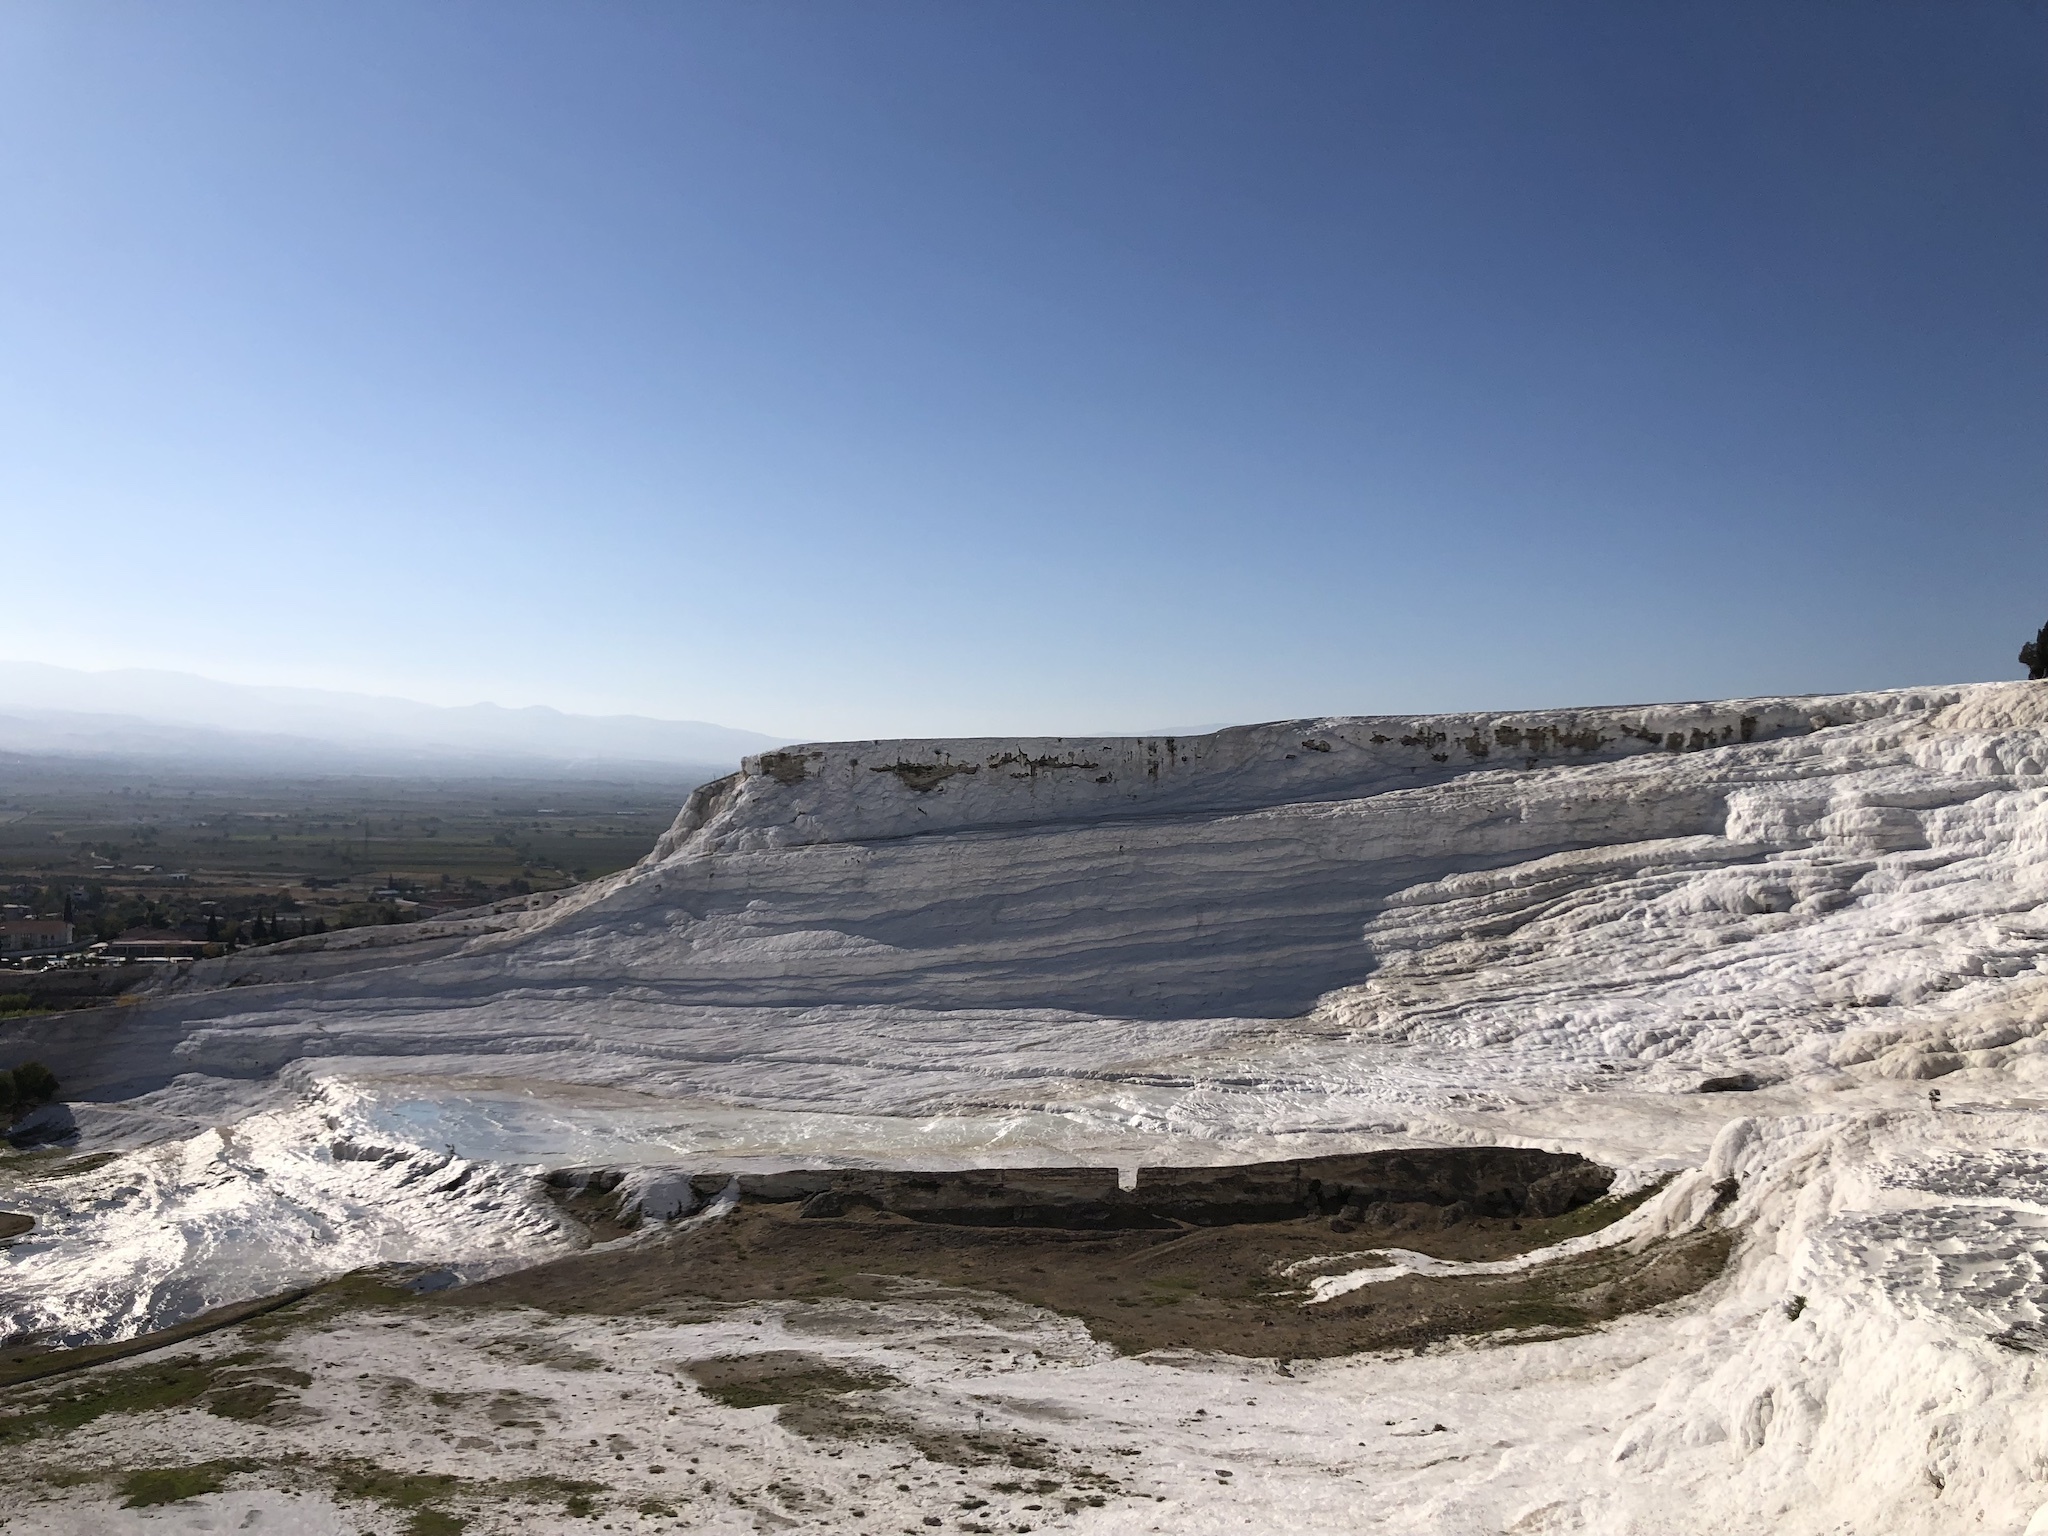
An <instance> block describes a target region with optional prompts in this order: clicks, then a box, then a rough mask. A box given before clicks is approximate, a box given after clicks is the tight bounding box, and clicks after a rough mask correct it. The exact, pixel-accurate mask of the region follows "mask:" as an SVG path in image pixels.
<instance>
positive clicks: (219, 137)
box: [0, 0, 2048, 737]
mask: <svg viewBox="0 0 2048 1536" xmlns="http://www.w3.org/2000/svg"><path fill="white" fill-rule="evenodd" d="M2044 423H2048V10H2044V9H2043V8H2042V7H2041V6H2038V5H2034V6H2027V5H2020V4H2009V3H2003V0H1984V3H1977V4H1940V5H1936V4H1911V5H1907V4H1890V5H1888V4H1879V3H1873V4H1846V3H1844V4H1808V3H1797V0H1794V3H1784V0H1778V3H1771V4H1756V5H1743V4H1733V3H1729V4H1715V5H1711V6H1708V5H1699V6H1666V5H1645V4H1641V3H1637V0H1628V3H1614V4H1601V3H1556V4H1541V3H1531V0H1513V3H1498V4H1489V3H1460V0H1417V3H1412V4H1385V5H1372V4H1365V3H1351V0H1347V3H1341V4H1337V3H1332V4H1315V5H1292V4H1286V3H1273V0H1261V3H1258V4H1252V3H1249V0H1245V3H1236V4H1208V3H1202V0H1160V3H1114V0H1112V3H1088V4H1081V3H1060V0H1032V3H1028V4H1011V3H1002V0H994V3H990V0H979V3H974V4H960V3H943V4H942V3H927V0H917V3H898V0H861V3H842V4H829V3H824V0H813V3H805V4H793V3H782V0H751V3H745V4H739V3H724V0H706V3H698V4H675V3H661V4H656V3H622V0H612V3H601V0H584V3H570V0H559V3H553V4H532V3H520V0H487V3H485V0H477V3H461V0H439V3H434V4H419V3H417V0H407V3H403V4H386V3H377V0H351V3H348V4H340V3H327V4H320V3H303V4H292V5H275V4H269V3H249V4H217V3H205V0H187V3H181V4H178V5H158V4H150V3H142V0H136V3H128V4H114V3H100V0H53V3H35V0H11V3H9V4H8V5H6V6H5V7H4V8H0V529H4V534H0V563H4V564H5V566H6V567H7V568H8V574H7V579H6V582H5V587H4V590H5V593H6V597H5V603H4V613H5V620H4V622H5V628H4V630H0V654H11V655H14V656H18V657H23V658H28V659H34V660H41V661H47V662H57V663H64V664H70V665H77V666H87V667H110V666H132V665H153V666H164V667H173V668H181V669H186V670H191V671H197V672H202V673H206V674H208V675H211V676H215V677H221V678H226V679H229V680H235V681H249V682H273V683H304V684H313V685H324V686H337V687H348V688H366V689H371V690H376V691H385V692H392V693H399V694H404V695H407V696H410V697H415V698H424V699H429V700H433V701H437V702H445V703H460V702H470V701H473V700H477V699H491V700H494V701H496V702H500V703H505V704H526V703H550V704H555V705H558V706H561V707H564V708H569V709H581V710H599V711H604V710H631V711H638V712H643V713H650V714H660V715H671V716H684V717H693V718H701V719H713V720H719V721H723V722H725V723H728V724H732V725H739V726H748V727H754V728H758V729H762V730H768V731H774V732H783V733H790V734H796V735H805V736H813V737H827V736H866V735H875V734H940V733H963V732H975V733H993V732H1004V731H1028V732H1058V731H1075V732H1081V731H1094V730H1116V729H1143V728H1148V727H1155V726H1171V725H1183V726H1184V725H1191V724H1198V723H1209V722H1222V721H1239V720H1253V719H1266V718H1277V717H1285V716H1291V715H1297V714H1316V713H1325V712H1344V713H1353V712H1381V711H1395V712H1399V711H1410V710H1421V709H1451V708H1466V707H1489V706H1521V705H1543V704H1563V703H1590V702H1621V701H1636V700H1649V699H1662V698H1684V697H1702V696H1716V695H1726V694H1734V693H1755V692H1783V691H1807V690H1827V689H1838V688H1851V687H1877V686H1889V685H1895V684H1907V683H1921V682H1943V681H1956V680H1964V679H1974V678H1985V677H2004V676H2013V675H2017V669H2016V668H2015V667H2014V666H2013V664H2012V662H2011V660H2010V658H2011V656H2012V655H2013V653H2014V652H2015V651H2016V650H2017V648H2018V646H2019V643H2020V641H2021V640H2022V639H2024V638H2026V637H2028V636H2029V635H2030V634H2031V633H2032V630H2033V629H2034V627H2035V626H2036V625H2038V624H2040V623H2041V622H2042V621H2043V620H2044V619H2048V559H2044V556H2048V428H2044Z"/></svg>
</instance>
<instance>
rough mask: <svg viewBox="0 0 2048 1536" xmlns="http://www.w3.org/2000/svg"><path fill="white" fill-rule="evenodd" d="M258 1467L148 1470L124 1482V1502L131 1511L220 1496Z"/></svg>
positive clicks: (236, 1464) (211, 1464)
mask: <svg viewBox="0 0 2048 1536" xmlns="http://www.w3.org/2000/svg"><path fill="white" fill-rule="evenodd" d="M255 1465H256V1464H255V1463H254V1462H251V1461H201V1462H195V1463H194V1464H193V1465H191V1466H189V1467H145V1468H143V1469H142V1470H141V1471H139V1472H130V1473H129V1474H128V1475H127V1476H126V1477H124V1478H122V1479H121V1492H122V1494H123V1498H122V1500H121V1502H122V1503H123V1504H125V1505H126V1506H127V1507H128V1508H130V1509H143V1508H147V1507H148V1506H149V1505H152V1504H175V1503H177V1502H178V1501H179V1500H180V1499H196V1498H198V1497H199V1495H201V1494H202V1493H218V1492H220V1490H221V1487H222V1486H223V1485H224V1484H225V1483H226V1482H227V1480H228V1479H229V1478H230V1477H232V1476H234V1474H235V1473H237V1472H247V1471H250V1470H251V1469H252V1468H254V1466H255Z"/></svg>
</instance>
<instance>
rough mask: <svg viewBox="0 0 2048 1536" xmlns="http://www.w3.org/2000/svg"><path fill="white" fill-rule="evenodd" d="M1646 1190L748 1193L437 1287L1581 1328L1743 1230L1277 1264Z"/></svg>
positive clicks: (1684, 1275)
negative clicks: (962, 1301)
mask: <svg viewBox="0 0 2048 1536" xmlns="http://www.w3.org/2000/svg"><path fill="white" fill-rule="evenodd" d="M1635 1203H1636V1202H1634V1201H1626V1200H1602V1201H1599V1202H1596V1203H1595V1204H1593V1205H1589V1206H1584V1207H1581V1208H1580V1209H1578V1210H1574V1211H1570V1212H1567V1213H1566V1214H1564V1215H1562V1216H1558V1217H1552V1218H1548V1219H1537V1218H1533V1217H1523V1218H1520V1219H1509V1218H1495V1217H1472V1216H1467V1217H1464V1218H1462V1219H1456V1220H1451V1219H1448V1218H1446V1216H1445V1214H1444V1212H1443V1211H1442V1210H1441V1209H1439V1208H1436V1207H1432V1206H1427V1205H1420V1204H1417V1205H1412V1206H1398V1207H1392V1208H1389V1209H1388V1210H1387V1211H1386V1212H1385V1219H1383V1220H1382V1221H1381V1222H1379V1223H1374V1224H1367V1225H1361V1226H1358V1227H1356V1228H1355V1229H1353V1230H1348V1231H1336V1232H1333V1231H1332V1230H1331V1223H1330V1222H1329V1221H1327V1220H1325V1219H1322V1218H1316V1217H1304V1218H1301V1219H1297V1220H1292V1221H1276V1222H1262V1223H1245V1224H1242V1225H1231V1226H1203V1227H1196V1226H1181V1227H1176V1228H1171V1229H1167V1230H1123V1231H1107V1232H1105V1231H1074V1230H1068V1229H1061V1228H1047V1227H991V1226H951V1225H942V1224H939V1223H936V1222H926V1221H916V1220H911V1219H908V1218H905V1217H903V1216H900V1215H894V1214H890V1213H885V1212H877V1211H855V1212H853V1213H850V1214H848V1215H846V1216H843V1217H837V1218H828V1219H815V1218H813V1219H805V1218H803V1217H802V1216H800V1215H799V1214H798V1209H797V1207H796V1206H795V1205H794V1204H793V1203H778V1204H769V1203H763V1204H748V1205H742V1206H741V1207H740V1208H739V1209H737V1210H735V1211H733V1212H732V1213H731V1214H730V1215H729V1216H727V1217H725V1218H723V1219H722V1220H719V1221H716V1222H712V1223H710V1224H707V1225H705V1226H702V1227H697V1228H694V1229H691V1230H688V1231H684V1232H680V1233H677V1234H675V1235H674V1236H671V1237H668V1238H663V1239H658V1240H656V1241H653V1242H650V1243H647V1244H644V1245H637V1246H634V1247H629V1248H620V1249H614V1250H610V1251H602V1252H588V1253H581V1254H575V1255H571V1256H569V1257H567V1258H563V1259H559V1260H556V1261H554V1262H552V1263H549V1264H544V1265H541V1266H539V1267H537V1268H533V1269H528V1270H523V1271H520V1272H519V1273H517V1274H512V1275H506V1276H503V1277H501V1278H499V1279H496V1280H490V1281H485V1282H483V1283H481V1284H478V1285H473V1286H467V1287H464V1288H462V1289H460V1290H456V1291H450V1292H446V1293H443V1294H442V1295H441V1296H438V1297H436V1298H434V1300H435V1301H436V1302H437V1303H438V1304H441V1305H447V1306H506V1305H529V1306H537V1307H541V1308H544V1309H547V1310H551V1311H559V1312H584V1313H591V1312H595V1313H612V1314H625V1313H633V1312H640V1311H651V1310H656V1309H660V1308H664V1307H669V1306H672V1305H673V1304H675V1303H677V1302H679V1301H693V1300H694V1301H704V1302H709V1303H714V1304H715V1303H741V1302H750V1301H763V1300H808V1299H818V1298H827V1297H856V1298H862V1299H871V1300H874V1299H883V1298H886V1297H889V1296H891V1295H895V1294H898V1293H899V1292H900V1291H901V1289H902V1287H901V1282H902V1281H905V1280H914V1281H923V1282H936V1283H939V1284H943V1285H948V1286H960V1287H966V1288H971V1289H976V1290H982V1291H993V1292H997V1293H999V1294H1001V1295H1005V1296H1009V1297H1013V1298H1015V1299H1017V1300H1019V1301H1023V1302H1028V1303H1031V1304H1033V1305H1036V1306H1042V1307H1047V1308H1050V1309H1052V1310H1054V1311H1057V1312H1062V1313H1065V1314H1068V1315H1070V1316H1073V1317H1077V1318H1079V1319H1081V1320H1082V1321H1083V1322H1084V1323H1086V1325H1087V1326H1088V1328H1089V1329H1090V1331H1091V1332H1093V1333H1094V1334H1095V1335H1096V1336H1097V1337H1098V1338H1101V1339H1103V1340H1105V1341H1107V1342H1109V1343H1111V1344H1114V1345H1115V1346H1117V1347H1118V1348H1120V1349H1123V1350H1126V1351H1131V1352H1137V1351H1143V1350H1151V1349H1201V1350H1216V1351H1221V1352H1224V1353H1229V1354H1236V1355H1245V1356H1257V1357H1268V1358H1273V1357H1278V1358H1309V1357H1320V1356H1329V1355H1341V1354H1349V1353H1353V1352H1355V1351H1360V1350H1375V1349H1389V1348H1408V1347H1415V1346H1419V1345H1423V1344H1427V1343H1430V1342H1433V1341H1436V1340H1441V1339H1445V1338H1450V1337H1454V1336H1459V1335H1469V1334H1483V1333H1494V1332H1497V1331H1501V1330H1518V1331H1526V1330H1542V1331H1546V1332H1553V1333H1554V1332H1558V1331H1576V1330H1580V1329H1584V1328H1588V1327H1591V1326H1593V1325H1594V1324H1596V1323H1599V1322H1601V1321H1604V1320H1606V1319H1609V1318H1612V1317H1616V1316H1619V1315H1621V1314H1623V1313H1625V1312H1631V1311H1637V1310H1640V1309H1642V1308H1645V1307H1649V1306H1655V1305H1657V1304H1659V1303H1662V1302H1666V1301H1671V1300H1675V1299H1677V1298H1678V1297H1681V1296H1684V1295H1687V1294H1689V1293H1690V1292H1692V1291H1695V1290H1697V1289H1699V1288H1700V1287H1701V1286H1702V1285H1704V1284H1705V1283H1706V1282H1707V1281H1709V1280H1711V1279H1712V1278H1713V1277H1714V1276H1715V1275H1716V1274H1718V1273H1719V1272H1720V1270H1721V1268H1722V1265H1723V1264H1724V1262H1725V1261H1726V1258H1727V1253H1728V1248H1729V1244H1730V1241H1731V1234H1729V1233H1728V1232H1725V1231H1722V1230H1718V1229H1716V1230H1710V1231H1705V1232H1700V1233H1696V1234H1693V1235H1690V1236H1688V1237H1685V1238H1681V1239H1677V1240H1672V1241H1669V1242H1665V1243H1662V1244H1657V1245H1652V1246H1648V1247H1640V1246H1637V1247H1630V1246H1622V1247H1616V1248H1612V1249H1608V1250H1603V1251H1601V1252H1599V1253H1596V1254H1592V1255H1587V1256H1583V1257H1580V1258H1575V1259H1570V1260H1563V1261H1554V1262H1551V1263H1548V1264H1543V1265H1537V1266H1533V1267H1531V1268H1529V1269H1527V1270H1524V1271H1520V1272H1517V1273H1515V1274H1512V1275H1504V1276H1476V1277H1448V1278H1447V1277H1420V1276H1409V1277H1404V1278H1402V1279H1398V1280H1392V1281H1385V1282H1381V1283H1377V1284H1373V1285H1368V1286H1365V1287H1363V1288H1361V1289H1360V1290H1357V1291H1353V1292H1351V1293H1350V1294H1348V1295H1345V1296H1343V1297H1340V1298H1337V1299H1336V1300H1333V1301H1330V1302H1325V1303H1321V1304H1318V1305H1315V1306H1304V1305H1303V1304H1302V1303H1303V1301H1304V1300H1305V1295H1304V1289H1305V1285H1306V1277H1305V1276H1296V1277H1293V1278H1289V1277H1284V1276H1282V1275H1281V1274H1280V1273H1279V1271H1280V1270H1281V1269H1282V1268H1283V1267H1284V1266H1286V1265H1288V1264H1290V1263H1294V1262H1296V1261H1300V1260H1305V1259H1312V1258H1316V1257H1319V1256H1323V1255H1341V1254H1346V1253H1360V1252H1362V1251H1363V1250H1367V1249H1371V1248H1377V1247H1401V1248H1408V1249H1413V1250H1415V1251H1418V1252H1422V1253H1427V1254H1429V1255H1431V1256H1433V1257H1437V1258H1444V1259H1459V1260H1484V1259H1500V1258H1506V1257H1509V1256H1511V1255H1514V1254H1518V1253H1523V1252H1527V1251H1529V1250H1530V1249H1533V1248H1538V1247H1544V1246H1547V1245H1549V1244H1551V1243H1554V1242H1558V1241H1560V1240H1562V1239H1564V1238H1566V1237H1570V1236H1574V1235H1577V1234H1579V1233H1582V1232H1586V1231H1590V1230H1594V1229H1596V1228H1597V1227H1599V1226H1601V1225H1604V1224H1605V1223H1607V1222H1609V1221H1612V1220H1614V1219H1616V1218H1617V1217H1619V1216H1620V1215H1622V1214H1624V1213H1625V1212H1626V1211H1627V1210H1628V1209H1630V1208H1631V1207H1632V1206H1633V1204H1635ZM1368 1262H1370V1261H1369V1260H1367V1259H1364V1258H1360V1259H1358V1260H1356V1261H1353V1262H1351V1263H1342V1264H1333V1265H1329V1266H1326V1267H1325V1268H1326V1270H1330V1271H1333V1270H1336V1269H1348V1268H1356V1267H1359V1266H1360V1265H1363V1264H1365V1263H1368Z"/></svg>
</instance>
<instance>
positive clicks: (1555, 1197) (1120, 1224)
mask: <svg viewBox="0 0 2048 1536" xmlns="http://www.w3.org/2000/svg"><path fill="white" fill-rule="evenodd" d="M644 1181H645V1175H644V1173H642V1172H640V1171H638V1170H635V1171H633V1172H628V1171H626V1170H621V1169H616V1168H595V1169H556V1170H554V1171H552V1172H550V1173H549V1174H548V1175H547V1177H546V1179H545V1184H546V1186H547V1187H548V1189H549V1190H550V1192H551V1193H555V1194H556V1195H557V1196H558V1198H562V1199H564V1200H565V1201H566V1202H569V1203H572V1204H573V1202H575V1201H577V1200H579V1199H585V1198H586V1197H587V1196H589V1195H592V1194H597V1195H606V1194H611V1193H613V1192H615V1191H618V1190H621V1189H622V1188H627V1187H631V1186H635V1185H636V1184H637V1183H642V1182H644ZM1613 1181H1614V1174H1613V1171H1612V1170H1611V1169H1607V1168H1603V1167H1601V1166H1600V1165H1599V1164H1597V1163H1594V1162H1591V1161H1589V1160H1588V1159H1586V1158H1583V1157H1580V1156H1578V1155H1577V1154H1576V1153H1565V1152H1544V1151H1539V1150H1536V1149H1534V1148H1528V1147H1414V1148H1403V1149H1400V1150H1397V1151H1386V1152H1361V1153H1349V1154H1344V1155H1339V1156H1334V1157H1315V1158H1291V1159H1287V1160H1285V1161H1278V1162H1263V1163H1241V1164H1225V1165H1222V1166H1216V1167H1204V1168H1140V1169H1138V1170H1137V1173H1136V1177H1135V1179H1134V1180H1133V1181H1132V1183H1131V1184H1130V1186H1129V1187H1128V1188H1126V1187H1123V1185H1122V1183H1121V1176H1120V1174H1119V1173H1118V1170H1116V1169H1114V1168H1099V1167H1097V1168H1087V1167H1082V1168H956V1169H945V1170H934V1171H924V1170H895V1169H878V1168H821V1169H802V1170H796V1171H791V1172H786V1173H700V1174H696V1175H694V1176H693V1177H691V1178H690V1179H689V1185H690V1188H691V1192H692V1193H693V1194H694V1195H695V1197H696V1199H697V1201H699V1202H708V1201H710V1200H713V1199H715V1198H716V1197H717V1196H718V1195H719V1194H720V1193H721V1192H723V1191H725V1190H726V1189H727V1188H728V1187H729V1186H730V1187H731V1188H732V1189H733V1190H734V1191H735V1192H736V1193H737V1195H738V1198H739V1200H740V1201H741V1202H742V1203H746V1204H770V1205H775V1204H792V1203H794V1204H797V1205H798V1206H799V1209H800V1213H801V1215H803V1216H804V1217H806V1218H809V1219H824V1218H832V1217H839V1216H845V1215H847V1214H849V1213H851V1212H854V1211H860V1210H869V1211H884V1212H888V1213H890V1214H892V1215H897V1216H906V1217H909V1218H910V1219H911V1220H913V1221H927V1222H933V1223H936V1224H939V1225H950V1226H1019V1227H1067V1228H1076V1229H1083V1230H1085V1229H1091V1228H1126V1227H1150V1228H1166V1227H1173V1226H1177V1225H1181V1224H1188V1225H1194V1226H1230V1225H1236V1224H1242V1223H1250V1222H1271V1221H1290V1220H1294V1219H1297V1218H1300V1217H1304V1216H1327V1215H1338V1214H1341V1213H1344V1212H1358V1211H1360V1210H1363V1209H1365V1208H1367V1207H1373V1206H1391V1205H1401V1206H1424V1207H1429V1208H1431V1209H1433V1210H1441V1211H1448V1212H1451V1213H1453V1219H1454V1220H1455V1219H1461V1218H1462V1217H1469V1216H1478V1215H1484V1216H1494V1217H1514V1216H1520V1215H1523V1214H1525V1213H1526V1214H1531V1215H1536V1216H1561V1215H1563V1214H1564V1213H1565V1212H1567V1211H1569V1210H1573V1209H1575V1208H1576V1207H1578V1206H1581V1205H1586V1204H1590V1203H1591V1202H1592V1201H1595V1200H1597V1199H1599V1198H1600V1197H1601V1196H1602V1195H1604V1194H1606V1193H1607V1191H1608V1188H1609V1187H1610V1186H1611V1185H1612V1183H1613ZM620 1214H624V1213H623V1212H621V1213H620Z"/></svg>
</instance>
